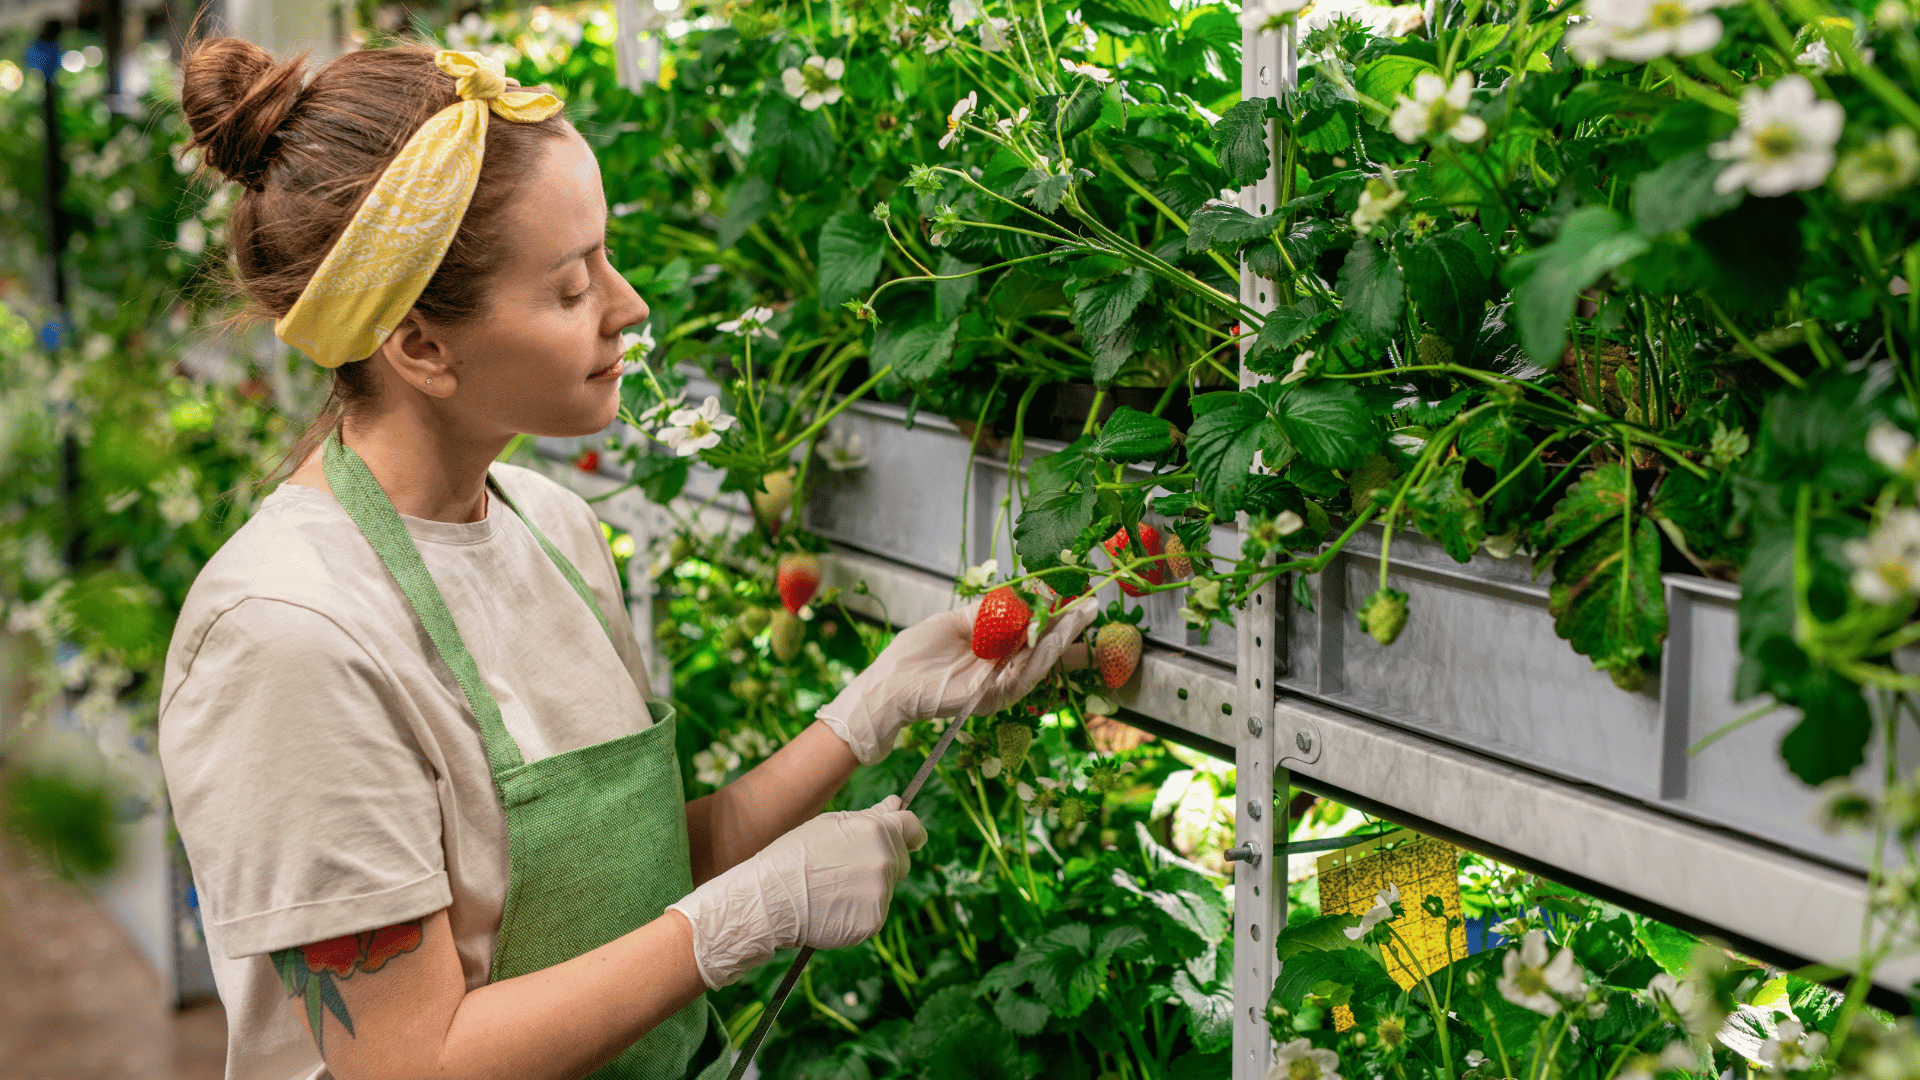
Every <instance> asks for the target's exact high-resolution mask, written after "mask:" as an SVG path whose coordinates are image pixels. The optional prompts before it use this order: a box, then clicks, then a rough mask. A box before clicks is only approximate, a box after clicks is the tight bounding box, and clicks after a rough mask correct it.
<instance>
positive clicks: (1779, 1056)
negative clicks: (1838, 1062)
mask: <svg viewBox="0 0 1920 1080" xmlns="http://www.w3.org/2000/svg"><path fill="white" fill-rule="evenodd" d="M1826 1049H1827V1037H1826V1036H1825V1035H1822V1034H1820V1033H1819V1032H1817V1031H1808V1030H1807V1026H1806V1025H1805V1024H1802V1023H1801V1022H1800V1021H1798V1020H1792V1019H1788V1020H1782V1021H1780V1023H1779V1024H1778V1025H1777V1026H1776V1027H1775V1028H1774V1029H1773V1038H1771V1039H1768V1040H1767V1041H1766V1042H1763V1043H1761V1044H1760V1060H1762V1061H1764V1062H1766V1063H1767V1071H1769V1072H1774V1073H1784V1072H1787V1071H1789V1070H1794V1071H1798V1070H1801V1069H1806V1068H1808V1067H1810V1066H1812V1065H1813V1063H1814V1062H1815V1061H1817V1060H1819V1058H1820V1055H1821V1054H1822V1053H1823V1052H1825V1050H1826Z"/></svg>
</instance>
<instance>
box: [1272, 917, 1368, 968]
mask: <svg viewBox="0 0 1920 1080" xmlns="http://www.w3.org/2000/svg"><path fill="white" fill-rule="evenodd" d="M1359 925H1360V916H1358V915H1316V916H1315V917H1313V918H1311V919H1306V920H1303V921H1300V922H1288V923H1287V928H1286V929H1285V930H1282V931H1280V936H1279V938H1277V939H1276V940H1275V941H1274V948H1275V949H1277V950H1278V951H1279V953H1280V959H1282V960H1291V959H1293V958H1294V957H1295V956H1297V955H1299V954H1300V953H1303V952H1326V951H1328V950H1330V949H1351V948H1353V939H1352V938H1349V937H1348V936H1347V933H1346V931H1347V928H1348V927H1350V926H1359Z"/></svg>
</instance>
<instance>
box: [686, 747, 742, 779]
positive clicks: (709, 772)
mask: <svg viewBox="0 0 1920 1080" xmlns="http://www.w3.org/2000/svg"><path fill="white" fill-rule="evenodd" d="M739 767H740V755H739V754H736V753H734V751H733V747H731V746H728V745H727V744H726V743H722V742H717V743H714V744H713V745H712V746H710V747H708V748H706V749H705V750H700V751H697V752H695V754H694V755H693V778H694V779H695V780H698V781H700V782H701V783H703V784H705V785H707V786H708V787H719V786H720V785H722V784H724V783H726V782H727V774H728V773H730V772H732V771H733V770H735V769H737V768H739Z"/></svg>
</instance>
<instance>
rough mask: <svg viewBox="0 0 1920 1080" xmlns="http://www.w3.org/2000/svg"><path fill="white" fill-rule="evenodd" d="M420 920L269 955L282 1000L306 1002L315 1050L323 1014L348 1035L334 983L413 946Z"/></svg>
mask: <svg viewBox="0 0 1920 1080" xmlns="http://www.w3.org/2000/svg"><path fill="white" fill-rule="evenodd" d="M425 922H426V920H424V919H415V920H413V921H412V922H404V923H399V924H397V925H394V926H389V927H386V928H384V929H381V930H369V931H367V932H365V933H361V934H348V935H347V936H346V937H338V938H334V939H333V940H331V941H317V942H315V943H313V944H312V945H300V946H296V947H294V948H291V949H281V950H280V951H279V952H276V953H274V954H272V956H273V966H274V970H276V971H278V972H279V973H280V985H281V986H282V987H284V988H285V989H286V991H287V996H288V997H296V998H301V999H303V1000H304V1001H305V1002H306V1005H307V1024H308V1025H309V1026H310V1027H312V1028H313V1045H314V1046H315V1048H318V1049H320V1050H321V1051H322V1053H324V1052H325V1047H324V1046H323V1045H322V1044H321V1042H320V1022H321V1020H322V1019H323V1018H324V1017H325V1016H326V1014H327V1013H329V1012H330V1013H332V1014H333V1018H334V1019H336V1020H338V1021H340V1026H341V1027H343V1028H346V1029H347V1035H348V1037H349V1038H351V1037H352V1035H353V1018H352V1017H350V1016H348V1015H347V1003H346V1002H345V1001H343V1000H341V997H340V988H339V987H338V986H336V985H335V984H336V983H338V982H339V981H340V980H342V979H347V978H351V977H352V976H353V975H354V974H355V973H366V974H372V973H373V972H376V971H379V970H380V969H381V968H383V967H385V966H386V965H387V961H389V960H391V959H393V958H394V957H396V956H399V955H401V954H402V953H410V952H412V951H413V950H415V949H417V948H419V947H420V941H421V938H422V937H423V936H424V935H425V931H424V924H425Z"/></svg>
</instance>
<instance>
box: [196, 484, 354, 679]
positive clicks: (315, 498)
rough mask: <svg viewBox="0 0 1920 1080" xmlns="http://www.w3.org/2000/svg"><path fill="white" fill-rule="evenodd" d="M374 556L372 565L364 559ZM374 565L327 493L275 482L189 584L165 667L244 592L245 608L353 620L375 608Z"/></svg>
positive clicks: (236, 603)
mask: <svg viewBox="0 0 1920 1080" xmlns="http://www.w3.org/2000/svg"><path fill="white" fill-rule="evenodd" d="M369 563H371V566H369ZM374 569H379V562H378V559H377V557H375V556H374V555H373V552H372V549H371V548H369V547H368V546H367V544H366V542H365V540H364V539H363V538H362V537H361V536H360V533H359V530H358V529H357V528H356V527H355V525H354V524H353V519H352V518H350V517H348V516H347V513H346V511H345V510H344V509H342V508H341V506H340V503H339V500H337V499H335V498H334V497H333V496H332V495H331V494H329V493H327V492H324V491H319V490H316V489H314V488H310V487H304V486H302V485H299V484H293V483H283V484H281V485H280V486H279V487H278V488H276V489H274V491H273V492H272V493H270V494H269V495H268V496H267V497H266V499H265V500H263V501H262V502H261V504H260V507H259V509H258V510H257V511H255V513H254V515H253V516H252V517H251V518H249V519H247V522H246V523H245V524H243V525H242V526H240V528H239V529H238V530H237V531H236V532H235V533H234V534H233V535H232V536H231V537H228V538H227V542H226V543H225V544H222V545H221V546H220V550H218V551H216V552H214V554H213V557H212V558H211V559H208V560H207V563H206V565H205V566H203V567H201V569H200V573H199V574H198V575H197V576H196V577H195V578H194V580H193V584H192V586H190V587H189V588H188V590H187V596H186V601H185V602H184V603H183V604H182V605H181V609H180V617H179V620H178V621H177V622H176V623H175V624H174V630H173V639H172V641H171V643H170V645H169V648H168V650H167V651H168V660H167V667H168V669H169V673H170V674H171V673H172V671H173V669H174V668H175V667H176V665H177V664H178V665H183V666H184V665H185V664H190V663H191V661H192V657H193V655H194V654H195V653H196V652H197V651H198V650H199V647H200V644H201V642H202V641H203V640H204V639H205V637H206V635H207V632H208V631H209V630H211V629H212V627H213V625H214V624H215V623H216V622H218V621H219V620H220V619H221V618H222V617H223V616H225V615H226V614H227V613H229V612H231V611H234V610H235V609H238V608H240V607H241V606H242V605H243V604H245V603H246V602H247V601H249V600H262V601H271V602H272V603H268V604H255V605H252V606H251V607H250V608H249V609H248V610H249V611H262V610H276V609H277V610H284V609H286V608H305V609H307V610H308V611H311V612H313V613H314V614H317V615H319V616H321V617H324V618H326V619H329V620H331V621H333V622H336V623H339V624H340V625H342V626H343V627H348V626H350V625H351V624H352V623H353V622H354V621H356V619H358V618H365V617H367V616H368V615H370V614H372V613H373V611H374V610H377V607H378V604H377V601H375V603H374V604H373V605H372V607H370V604H369V602H370V601H374V599H375V596H377V590H371V589H368V588H363V587H360V584H359V583H362V582H365V581H368V580H369V578H370V571H371V570H374Z"/></svg>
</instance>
